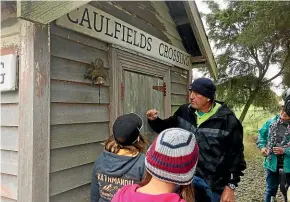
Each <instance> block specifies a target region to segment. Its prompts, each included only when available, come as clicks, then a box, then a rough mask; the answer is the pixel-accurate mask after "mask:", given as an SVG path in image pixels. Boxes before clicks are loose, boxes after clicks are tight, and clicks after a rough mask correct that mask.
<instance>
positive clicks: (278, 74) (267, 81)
mask: <svg viewBox="0 0 290 202" xmlns="http://www.w3.org/2000/svg"><path fill="white" fill-rule="evenodd" d="M283 70H284V68H283V67H282V68H281V70H280V71H279V72H278V73H277V74H276V75H275V76H273V77H272V78H270V79H268V80H266V81H264V82H263V83H262V85H265V84H268V83H270V82H271V81H273V80H274V79H276V78H277V77H278V76H280V75H281V74H282V73H283Z"/></svg>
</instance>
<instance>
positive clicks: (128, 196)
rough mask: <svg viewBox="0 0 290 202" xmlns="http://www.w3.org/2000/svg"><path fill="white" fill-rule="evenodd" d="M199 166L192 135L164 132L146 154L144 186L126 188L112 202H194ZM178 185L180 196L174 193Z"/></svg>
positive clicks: (179, 132) (179, 130)
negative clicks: (195, 182)
mask: <svg viewBox="0 0 290 202" xmlns="http://www.w3.org/2000/svg"><path fill="white" fill-rule="evenodd" d="M197 162H198V145H197V143H196V139H195V136H194V134H193V133H190V132H188V131H186V130H183V129H180V128H171V129H167V130H164V131H162V132H161V133H160V134H159V135H158V136H157V137H156V139H155V140H154V141H153V143H152V145H151V146H150V148H149V149H148V151H147V152H146V158H145V166H146V173H145V177H144V179H143V180H142V182H141V183H140V184H139V185H138V184H134V185H129V186H125V187H123V188H122V189H120V190H119V191H118V192H117V194H116V195H115V196H114V197H113V199H112V202H127V201H130V202H185V201H187V202H194V192H193V187H192V186H191V183H192V180H193V178H194V174H195V170H196V165H197ZM176 185H179V186H180V192H179V193H175V192H174V190H175V187H176Z"/></svg>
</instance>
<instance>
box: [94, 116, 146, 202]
mask: <svg viewBox="0 0 290 202" xmlns="http://www.w3.org/2000/svg"><path fill="white" fill-rule="evenodd" d="M142 124H143V121H142V119H141V118H140V116H138V115H137V114H134V113H130V114H125V115H122V116H120V117H118V118H117V119H116V121H115V123H114V125H113V135H111V136H110V137H109V139H108V140H107V141H106V142H105V148H104V150H103V152H102V153H101V155H100V156H99V157H98V158H97V160H96V161H95V164H94V168H93V173H92V183H91V202H109V201H111V199H112V198H113V196H114V195H115V193H116V192H117V191H118V190H119V189H120V188H122V187H123V186H125V185H131V184H138V183H140V182H141V180H142V178H143V175H144V172H145V164H144V162H145V155H144V154H143V153H144V152H145V149H146V147H147V141H146V140H145V139H144V137H143V136H142V135H141V134H140V129H141V128H142Z"/></svg>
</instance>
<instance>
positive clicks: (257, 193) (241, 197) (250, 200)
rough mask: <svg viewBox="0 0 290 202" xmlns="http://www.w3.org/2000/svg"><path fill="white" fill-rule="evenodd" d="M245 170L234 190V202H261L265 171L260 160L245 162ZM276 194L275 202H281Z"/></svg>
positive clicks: (264, 184)
mask: <svg viewBox="0 0 290 202" xmlns="http://www.w3.org/2000/svg"><path fill="white" fill-rule="evenodd" d="M247 167H248V168H247V169H246V171H245V175H244V176H243V177H242V179H241V182H240V183H239V187H238V188H237V190H236V202H263V201H264V193H265V188H266V178H265V177H266V175H265V170H264V168H263V165H262V161H261V160H260V159H255V160H250V161H247ZM282 201H283V200H282V198H281V194H280V193H279V194H278V197H277V202H282Z"/></svg>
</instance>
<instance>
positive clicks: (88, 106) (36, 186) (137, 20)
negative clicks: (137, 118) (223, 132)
mask: <svg viewBox="0 0 290 202" xmlns="http://www.w3.org/2000/svg"><path fill="white" fill-rule="evenodd" d="M1 31H2V33H1V58H2V59H3V58H4V57H5V56H7V57H8V56H11V58H12V59H11V58H10V59H9V60H10V62H11V63H14V64H16V65H17V67H16V70H17V71H16V73H13V74H15V75H16V84H17V85H16V86H14V87H15V88H13V89H9V90H8V91H7V90H6V91H4V90H2V92H1V201H3V202H15V201H19V202H48V201H50V202H60V201H62V202H64V201H66V202H81V201H89V187H90V181H91V171H92V167H93V162H94V160H95V159H96V157H97V156H98V155H99V153H100V152H101V150H102V148H103V145H102V144H101V143H102V142H103V141H104V140H105V139H106V138H107V137H108V136H109V134H110V128H111V125H112V123H113V121H114V120H115V119H116V117H117V116H118V115H121V114H123V113H127V112H136V113H138V114H140V115H141V116H142V117H143V118H144V121H145V127H144V128H143V131H142V132H144V133H146V134H147V135H148V137H149V138H150V139H152V138H153V134H152V131H150V128H148V126H147V123H146V116H145V112H146V110H147V109H150V108H156V109H158V110H159V111H160V114H161V117H168V116H169V115H171V114H172V113H173V112H174V111H175V110H176V108H177V107H178V106H179V105H181V104H183V103H186V102H187V100H188V84H189V83H190V82H191V69H192V68H196V67H206V68H208V70H209V71H210V73H211V75H212V77H213V78H217V70H216V65H215V62H214V58H213V55H212V52H211V49H210V46H209V43H208V40H207V36H206V34H205V31H204V28H203V25H202V22H201V19H200V15H199V13H198V10H197V8H196V5H195V3H194V2H173V1H170V2H164V1H163V2H162V1H158V2H153V1H152V2H150V1H147V2H121V1H117V2H112V1H110V2H99V1H95V2H93V1H90V2H89V1H80V2H63V1H54V2H53V1H46V2H40V1H31V2H30V1H19V2H17V3H16V2H8V1H7V2H5V1H1ZM2 59H1V65H2ZM5 65H6V66H5V68H8V70H9V68H10V66H9V65H11V64H10V63H9V64H5ZM3 68H4V62H3ZM1 71H2V69H1ZM10 73H11V72H10ZM2 75H3V78H4V73H3V74H2ZM14 80H15V79H14ZM3 82H4V81H3ZM5 82H6V80H5ZM1 85H2V83H1ZM1 89H2V88H1Z"/></svg>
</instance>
